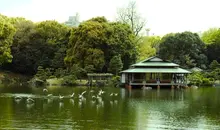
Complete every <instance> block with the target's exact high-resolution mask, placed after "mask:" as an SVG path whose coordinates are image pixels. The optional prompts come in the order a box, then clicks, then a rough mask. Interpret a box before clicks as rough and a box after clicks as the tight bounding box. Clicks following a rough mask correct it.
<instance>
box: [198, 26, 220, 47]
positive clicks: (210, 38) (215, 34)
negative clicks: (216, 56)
mask: <svg viewBox="0 0 220 130" xmlns="http://www.w3.org/2000/svg"><path fill="white" fill-rule="evenodd" d="M201 39H202V41H203V42H205V43H206V44H212V43H215V42H216V41H220V30H219V28H210V29H208V30H207V31H205V32H203V33H202V36H201Z"/></svg>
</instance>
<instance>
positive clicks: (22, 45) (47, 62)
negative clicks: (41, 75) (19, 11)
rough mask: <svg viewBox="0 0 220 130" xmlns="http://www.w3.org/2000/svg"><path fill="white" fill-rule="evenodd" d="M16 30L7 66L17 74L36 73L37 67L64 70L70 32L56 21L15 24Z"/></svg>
mask: <svg viewBox="0 0 220 130" xmlns="http://www.w3.org/2000/svg"><path fill="white" fill-rule="evenodd" d="M14 26H15V27H16V29H17V31H16V34H15V36H14V39H13V44H12V47H11V50H12V55H13V61H12V63H11V64H7V65H6V66H7V67H8V68H9V69H11V70H14V71H16V72H19V73H25V74H35V73H36V72H37V67H38V66H42V67H43V68H55V69H56V68H64V67H65V65H64V60H63V59H64V57H65V56H66V46H67V43H68V33H69V30H68V28H67V27H66V26H64V25H62V24H59V23H58V22H56V21H44V22H40V23H38V24H34V23H32V22H31V21H27V20H17V22H14Z"/></svg>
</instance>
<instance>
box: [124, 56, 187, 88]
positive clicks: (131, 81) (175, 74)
mask: <svg viewBox="0 0 220 130" xmlns="http://www.w3.org/2000/svg"><path fill="white" fill-rule="evenodd" d="M189 73H191V72H190V71H188V70H185V69H182V68H180V66H179V65H178V64H175V63H172V62H169V61H166V60H162V59H160V58H159V57H157V56H154V57H150V58H148V59H145V60H143V61H141V62H138V63H136V64H133V65H131V66H130V68H129V69H127V70H124V71H121V83H122V84H126V85H130V86H132V87H139V86H142V87H143V86H146V87H154V86H155V87H159V88H160V87H163V86H164V87H165V86H170V87H185V86H187V74H189Z"/></svg>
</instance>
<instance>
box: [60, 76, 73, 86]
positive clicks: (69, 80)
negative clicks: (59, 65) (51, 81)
mask: <svg viewBox="0 0 220 130" xmlns="http://www.w3.org/2000/svg"><path fill="white" fill-rule="evenodd" d="M76 84H77V83H76V76H75V75H67V76H64V77H63V81H62V85H71V86H72V85H76Z"/></svg>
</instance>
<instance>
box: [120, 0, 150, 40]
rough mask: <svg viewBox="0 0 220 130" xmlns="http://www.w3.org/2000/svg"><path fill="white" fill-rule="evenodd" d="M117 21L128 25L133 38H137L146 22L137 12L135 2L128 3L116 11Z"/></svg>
mask: <svg viewBox="0 0 220 130" xmlns="http://www.w3.org/2000/svg"><path fill="white" fill-rule="evenodd" d="M117 20H119V21H120V22H123V23H126V24H128V25H130V26H131V29H132V30H133V31H134V33H135V36H138V34H139V33H140V32H141V31H142V29H143V28H144V26H145V24H146V20H145V19H144V18H143V17H141V15H140V13H139V12H138V8H137V4H136V2H135V1H130V2H129V3H128V5H127V6H126V7H123V8H119V9H118V11H117Z"/></svg>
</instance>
